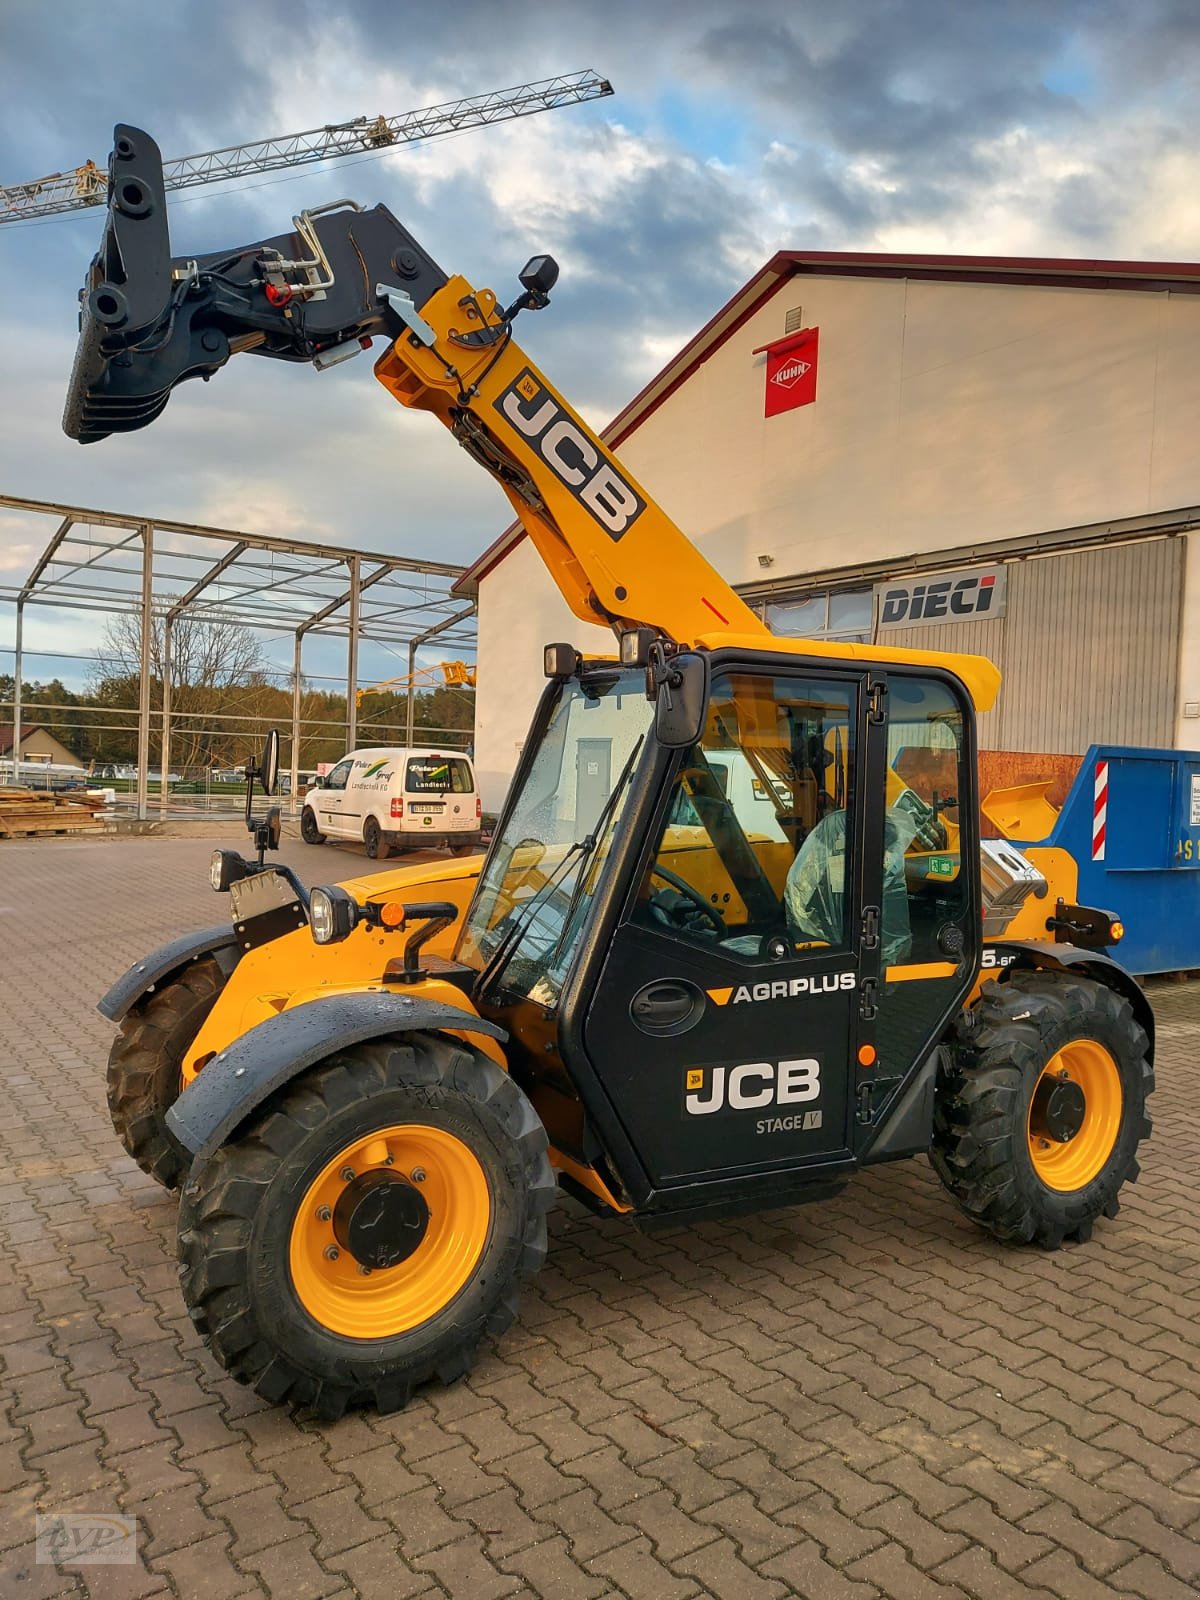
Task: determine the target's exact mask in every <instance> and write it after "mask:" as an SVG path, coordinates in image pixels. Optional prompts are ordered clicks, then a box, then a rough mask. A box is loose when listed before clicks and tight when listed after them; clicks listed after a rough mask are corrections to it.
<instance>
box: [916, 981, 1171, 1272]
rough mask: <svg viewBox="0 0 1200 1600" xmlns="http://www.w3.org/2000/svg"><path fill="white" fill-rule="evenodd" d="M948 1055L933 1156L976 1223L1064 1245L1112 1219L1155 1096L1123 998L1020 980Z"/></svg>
mask: <svg viewBox="0 0 1200 1600" xmlns="http://www.w3.org/2000/svg"><path fill="white" fill-rule="evenodd" d="M950 1051H951V1067H950V1070H949V1071H948V1072H947V1073H946V1074H945V1075H944V1077H943V1079H942V1081H941V1082H940V1083H939V1086H938V1095H937V1100H936V1102H935V1107H934V1137H933V1147H932V1149H931V1152H930V1155H931V1159H932V1161H933V1165H934V1167H935V1169H936V1171H937V1173H938V1175H939V1177H940V1178H941V1180H942V1182H943V1183H944V1184H945V1185H946V1187H947V1188H948V1189H949V1190H950V1192H951V1193H952V1194H953V1195H954V1197H955V1199H956V1200H957V1201H958V1203H959V1204H960V1205H961V1206H962V1208H963V1210H964V1211H965V1212H966V1213H967V1215H968V1216H970V1217H973V1218H974V1219H975V1221H976V1222H979V1223H980V1224H981V1225H982V1226H983V1227H985V1228H986V1229H987V1230H988V1231H989V1232H990V1233H992V1234H994V1235H995V1236H996V1237H997V1238H998V1239H1003V1240H1007V1241H1013V1242H1018V1243H1031V1244H1038V1245H1041V1246H1043V1247H1044V1248H1047V1249H1057V1248H1058V1247H1059V1245H1061V1244H1062V1242H1063V1241H1064V1239H1071V1240H1076V1241H1078V1242H1079V1243H1083V1242H1085V1241H1086V1240H1087V1239H1089V1238H1090V1237H1091V1233H1092V1225H1093V1223H1094V1222H1095V1220H1096V1218H1097V1217H1101V1216H1104V1217H1110V1218H1111V1217H1115V1216H1116V1215H1117V1212H1118V1210H1119V1208H1120V1201H1119V1198H1118V1197H1119V1194H1120V1191H1121V1188H1122V1186H1123V1185H1124V1184H1126V1183H1133V1182H1135V1181H1136V1179H1137V1176H1138V1170H1139V1169H1138V1162H1137V1150H1138V1146H1139V1144H1140V1142H1141V1141H1142V1140H1143V1139H1144V1138H1145V1137H1146V1136H1147V1135H1148V1134H1149V1132H1150V1119H1149V1117H1148V1116H1147V1115H1146V1097H1147V1096H1148V1095H1149V1094H1150V1093H1151V1091H1152V1090H1153V1088H1154V1073H1153V1071H1152V1069H1151V1066H1150V1063H1149V1060H1148V1055H1149V1041H1148V1039H1147V1037H1146V1034H1145V1032H1144V1030H1143V1029H1142V1028H1141V1026H1140V1025H1139V1024H1138V1022H1137V1020H1136V1018H1135V1017H1134V1014H1133V1010H1132V1008H1131V1007H1130V1005H1129V1003H1128V1001H1126V1000H1124V999H1123V998H1122V997H1121V996H1120V995H1118V994H1117V993H1116V992H1115V991H1114V990H1112V989H1109V988H1108V987H1106V986H1105V985H1104V984H1101V983H1096V982H1094V981H1093V980H1092V979H1090V978H1079V977H1074V976H1072V975H1070V974H1067V973H1061V972H1050V971H1018V972H1014V973H1013V974H1012V975H1011V976H1010V977H1009V979H1008V981H1007V982H1004V983H988V984H985V985H984V988H983V993H982V995H981V996H980V999H979V1001H978V1003H977V1004H976V1006H975V1007H974V1008H973V1010H972V1011H971V1012H968V1013H967V1014H966V1015H965V1016H963V1017H962V1018H960V1019H959V1021H958V1023H957V1024H956V1027H955V1032H954V1034H953V1036H952V1039H951V1044H950Z"/></svg>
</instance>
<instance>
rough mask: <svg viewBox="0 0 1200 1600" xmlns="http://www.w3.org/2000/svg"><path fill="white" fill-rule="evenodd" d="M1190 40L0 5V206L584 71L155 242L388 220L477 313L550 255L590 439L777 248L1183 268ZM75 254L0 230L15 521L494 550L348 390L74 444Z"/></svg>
mask: <svg viewBox="0 0 1200 1600" xmlns="http://www.w3.org/2000/svg"><path fill="white" fill-rule="evenodd" d="M1198 19H1200V9H1198V8H1197V6H1196V5H1195V3H1194V0H1138V3H1137V4H1136V5H1133V4H1129V3H1128V0H840V3H839V4H837V5H829V4H828V3H825V0H741V3H740V4H738V5H734V6H731V5H729V4H728V3H727V0H726V3H718V0H688V3H677V0H602V3H596V4H591V3H584V0H574V3H573V0H560V3H559V4H556V5H551V4H543V5H530V4H527V3H526V4H521V5H516V4H513V3H512V0H457V3H455V4H444V5H437V6H434V5H427V4H421V5H418V4H412V3H409V0H322V3H320V4H317V3H314V0H256V3H255V4H253V5H247V4H245V3H243V0H208V3H206V4H205V5H203V6H196V5H190V4H184V3H182V0H119V3H117V4H112V5H107V6H99V5H96V4H94V3H90V0H89V3H88V4H86V5H85V4H82V3H80V0H59V3H58V4H55V5H52V6H51V5H47V4H45V0H3V3H2V4H0V182H4V183H12V182H17V181H20V180H24V179H31V178H34V177H37V176H40V175H42V174H44V173H48V172H52V171H56V170H60V169H65V168H68V167H73V166H75V165H77V164H78V163H79V162H81V161H82V160H83V159H84V158H85V157H88V156H91V157H93V158H94V159H96V160H97V161H99V162H103V161H104V159H105V158H106V155H107V152H108V148H109V144H110V139H111V131H112V125H113V123H114V122H115V121H118V120H120V121H127V122H132V123H135V124H140V125H141V126H143V127H145V128H147V129H148V130H149V131H150V132H151V133H153V134H154V136H155V137H156V138H157V139H158V141H159V143H160V145H161V147H162V149H163V152H164V154H165V155H166V156H168V157H169V156H175V155H184V154H190V153H193V152H198V151H203V150H207V149H212V148H214V147H217V146H221V145H227V144H231V143H237V142H240V141H243V140H250V139H254V138H261V137H265V136H267V135H271V134H283V133H288V132H293V131H296V130H299V129H303V128H309V127H313V126H315V125H320V124H323V123H326V122H340V121H343V120H346V119H348V118H351V117H354V116H357V115H359V114H361V113H369V114H372V115H373V114H375V113H377V112H386V113H389V114H391V113H396V112H400V111H404V110H408V109H413V108H416V107H419V106H424V105H431V104H435V103H437V102H439V101H443V100H446V99H449V98H452V97H454V96H456V95H460V94H475V93H479V92H481V91H484V90H490V89H498V88H501V87H503V86H506V85H509V84H515V83H519V82H521V81H524V80H529V79H534V78H540V77H544V76H548V75H550V74H552V73H557V72H565V71H571V70H575V69H579V68H583V67H591V68H594V69H595V70H597V71H599V72H601V73H603V74H604V75H605V76H607V77H609V78H611V79H612V81H613V84H614V87H615V89H616V94H615V96H614V97H613V98H611V99H607V100H603V101H599V102H596V103H594V104H592V105H588V106H583V107H575V108H571V109H566V110H560V111H556V112H551V113H548V114H545V115H540V116H536V117H530V118H527V119H524V120H522V121H519V122H515V123H509V124H507V125H503V126H500V127H497V128H494V129H489V130H485V131H479V132H471V133H467V134H463V135H460V136H455V137H453V138H451V139H448V140H441V141H434V142H431V143H429V144H427V145H425V146H422V147H407V148H403V149H400V150H396V151H394V152H392V153H389V154H387V155H386V156H384V157H383V158H382V159H371V160H356V159H354V158H352V159H351V160H349V161H342V162H337V163H332V164H330V165H328V166H326V167H319V168H318V167H308V168H301V169H299V171H298V172H296V173H287V174H279V173H276V174H272V175H269V176H268V177H265V178H259V179H256V180H243V181H242V182H241V183H239V184H236V185H229V184H222V185H213V186H211V187H209V188H205V189H200V190H192V191H189V192H187V193H185V194H182V195H180V196H178V197H177V198H175V199H174V200H173V202H172V206H171V226H172V235H173V239H174V247H175V250H176V251H177V252H178V253H183V252H187V251H202V250H211V249H217V248H222V247H224V246H232V245H240V244H244V243H247V242H249V241H251V240H254V239H257V238H260V237H263V236H266V235H268V234H272V233H276V232H280V231H282V230H283V229H285V228H286V227H287V225H288V222H289V219H290V217H291V215H292V213H293V212H294V211H296V210H298V209H300V208H301V207H302V206H308V205H314V204H320V203H322V202H324V201H327V200H330V199H335V198H338V197H340V196H342V195H344V194H349V195H352V196H354V197H355V198H357V199H360V200H362V201H364V202H366V203H373V202H375V201H383V202H385V203H386V204H387V205H388V206H390V207H391V208H392V210H393V211H395V212H396V214H397V215H398V216H399V217H400V218H401V220H403V221H404V222H405V223H406V224H407V225H408V226H409V227H410V228H411V229H412V231H413V232H414V233H416V234H417V236H418V237H420V238H421V239H422V240H423V241H424V242H425V244H426V245H427V247H428V249H429V250H430V252H431V254H432V255H433V256H434V257H435V259H437V260H438V261H439V262H440V264H441V265H442V266H443V267H444V268H446V269H447V270H449V271H460V272H463V273H464V274H465V275H466V276H467V277H468V278H471V279H472V280H473V281H474V282H475V283H477V284H482V285H488V286H491V287H494V288H495V289H496V291H497V292H498V293H499V294H501V295H502V296H507V295H509V294H510V293H511V291H512V290H513V289H514V287H515V276H516V272H517V270H518V269H519V268H520V266H521V264H522V263H523V261H524V260H525V259H526V257H527V256H529V255H531V254H533V253H534V252H535V251H539V250H549V251H551V252H552V253H553V254H554V255H555V256H557V258H558V260H559V262H560V265H561V268H562V278H561V281H560V287H559V290H558V292H557V293H556V296H555V301H554V305H553V307H552V308H551V309H550V310H549V311H548V312H545V313H543V314H541V315H540V316H538V317H537V318H533V317H527V318H526V319H525V320H524V322H523V323H522V325H521V329H520V334H521V338H522V341H523V343H525V344H526V346H527V347H528V348H529V349H530V351H531V353H532V354H533V355H534V357H535V359H537V360H538V361H539V362H540V363H541V364H542V365H543V366H544V367H545V368H546V370H547V371H548V372H549V373H550V374H551V375H552V376H553V377H554V378H555V379H556V381H558V382H559V383H560V385H561V386H562V387H563V389H564V391H565V392H566V394H567V396H568V397H569V398H570V399H571V400H572V401H573V403H574V404H576V406H578V407H579V409H581V410H582V411H583V412H584V414H585V415H586V416H587V417H588V418H589V420H590V421H592V422H593V423H594V424H597V425H602V424H603V423H605V422H606V421H607V420H608V419H609V417H611V416H612V415H613V414H614V413H615V412H616V411H617V410H618V409H620V407H621V406H622V405H623V404H624V402H625V401H626V400H627V399H629V397H630V396H631V395H632V394H633V393H634V392H636V390H637V389H639V388H640V387H641V386H642V384H643V383H645V382H646V380H647V379H648V378H649V377H651V376H652V375H653V373H654V372H655V371H657V370H658V368H659V367H660V366H661V365H662V364H663V363H664V362H665V361H666V360H667V359H668V358H669V357H670V356H671V355H672V354H673V353H674V351H675V350H677V349H678V348H679V346H680V345H681V344H682V343H683V342H684V341H685V340H686V339H687V338H688V337H689V336H690V335H691V334H692V333H693V332H694V331H695V330H696V328H697V327H699V326H700V325H701V324H702V323H703V322H704V321H706V320H707V319H708V317H710V316H711V315H712V313H713V312H714V311H715V310H716V308H717V307H718V306H719V305H720V304H721V303H722V302H723V301H724V300H725V299H726V298H728V296H729V295H730V294H731V293H732V292H733V291H734V290H735V289H736V288H737V287H738V285H739V284H740V283H741V282H743V281H744V280H745V279H746V278H747V277H749V276H750V274H751V273H752V272H754V271H755V269H756V268H757V267H759V266H760V265H761V264H762V263H763V261H764V260H766V259H767V258H768V257H769V256H770V255H771V254H772V253H773V252H774V251H775V250H776V249H778V248H781V247H786V246H791V247H797V248H820V249H867V250H870V249H878V250H898V249H903V250H920V251H958V252H978V253H1006V254H1014V255H1019V254H1035V253H1036V254H1061V255H1088V256H1095V255H1099V256H1114V257H1137V258H1141V259H1154V258H1158V259H1175V260H1179V259H1186V260H1196V259H1200V181H1198V180H1200V156H1198V154H1197V149H1196V141H1195V136H1194V135H1195V129H1194V111H1195V106H1196V103H1197V89H1198V87H1200V84H1198V81H1197V80H1198V79H1200V49H1198V39H1200V20H1198ZM98 235H99V218H98V217H97V216H96V214H94V213H90V214H89V213H87V212H84V213H82V214H75V215H73V216H70V217H68V218H65V219H54V220H51V221H48V222H46V223H42V224H34V223H27V224H18V225H9V226H7V227H4V228H3V229H0V263H2V271H3V279H2V281H3V284H4V288H5V292H4V294H3V296H2V297H0V335H2V337H3V349H4V356H5V359H4V361H3V364H2V366H0V391H2V406H3V417H4V427H3V430H2V432H0V483H2V484H3V488H4V490H5V491H6V492H9V493H13V494H21V495H28V496H38V497H44V498H48V499H55V500H59V501H68V502H73V503H81V504H85V505H94V506H103V507H111V508H114V509H119V510H128V511H131V512H148V513H152V514H157V515H160V516H165V517H173V518H180V519H185V520H192V521H199V522H208V523H217V524H222V525H226V526H233V527H244V528H249V529H252V530H256V531H264V532H267V531H269V532H273V533H282V532H286V533H287V534H289V535H293V536H299V537H304V536H305V535H307V536H309V537H312V538H320V539H322V540H328V541H333V542H339V543H340V542H345V543H346V544H351V545H357V546H362V547H365V548H369V549H379V550H390V551H395V552H398V553H404V554H414V555H415V554H430V555H436V556H437V557H438V558H439V559H450V560H463V561H466V560H469V559H470V558H471V557H472V556H473V555H474V554H476V553H477V552H478V551H479V550H481V549H482V548H483V547H484V546H485V545H486V544H487V543H489V542H490V540H491V539H492V538H494V537H495V535H496V534H497V532H498V531H499V530H500V529H501V527H502V526H503V525H504V523H505V521H506V518H505V506H504V502H503V501H502V500H501V498H500V496H499V493H498V491H496V490H495V489H494V488H493V486H492V485H491V483H490V482H489V480H487V478H486V477H485V476H484V475H483V474H482V473H481V472H479V470H478V469H477V468H475V467H473V466H472V465H471V463H470V462H469V461H468V460H467V459H466V458H465V457H464V456H463V455H462V453H461V452H460V451H459V450H458V449H457V447H456V446H455V445H454V444H453V443H452V442H451V441H450V440H449V438H448V437H446V436H443V435H442V434H441V432H440V430H439V429H437V428H436V427H435V426H434V425H433V424H432V422H430V421H429V419H427V418H424V417H419V416H410V415H409V414H407V413H403V412H401V411H400V409H399V408H397V407H394V406H391V405H390V404H389V403H388V402H387V400H386V397H385V396H384V395H383V393H382V391H381V390H380V389H379V388H378V386H377V385H376V384H375V383H374V382H373V380H372V379H371V375H370V366H369V362H368V361H367V360H362V361H357V362H351V363H349V364H347V365H346V366H344V367H342V368H339V369H338V370H337V371H336V372H333V373H328V374H323V375H317V374H315V373H312V372H310V371H308V370H307V369H304V370H301V369H298V368H295V367H291V366H286V365H283V364H275V363H269V362H259V361H249V360H244V361H235V362H234V363H233V365H232V366H231V367H230V368H228V369H227V370H226V371H225V372H223V373H221V374H219V375H218V377H217V379H216V380H215V381H214V382H213V383H212V384H211V385H208V386H201V385H189V386H187V387H186V388H185V389H183V390H181V391H180V392H179V393H178V394H177V395H176V396H175V397H174V398H173V399H172V401H171V403H170V404H169V406H168V408H167V410H166V412H165V414H164V415H163V417H162V418H161V420H160V421H158V422H157V423H156V424H155V425H154V426H153V427H152V428H150V429H148V430H146V431H144V432H142V433H140V434H136V435H133V436H131V437H128V438H125V439H113V440H109V441H107V442H105V443H102V444H98V445H91V446H87V447H81V446H79V445H76V444H74V443H72V442H71V441H69V440H67V439H66V438H65V437H64V435H63V434H62V432H61V428H60V423H59V418H60V414H61V410H62V401H63V395H64V391H65V387H66V381H67V375H68V373H69V370H70V364H71V355H72V351H73V347H74V340H75V306H76V291H77V289H78V286H79V284H80V282H81V281H82V278H83V274H84V271H85V269H86V266H87V263H88V260H89V259H90V256H91V255H92V253H93V251H94V249H95V247H96V243H97V239H98ZM652 487H653V486H652V485H651V488H652ZM0 541H3V544H0V581H5V580H8V579H10V577H11V575H12V574H14V572H17V573H19V572H21V570H22V569H23V568H24V567H26V566H27V564H28V559H29V555H30V551H29V549H27V548H22V546H23V545H25V544H26V541H27V535H26V533H25V532H24V531H23V530H22V529H21V528H20V527H19V526H18V525H17V524H15V523H14V522H13V521H12V520H11V519H7V520H0ZM0 623H2V619H0ZM7 643H8V640H7V639H6V638H4V637H3V636H2V634H0V651H2V648H3V646H4V645H5V644H7ZM9 659H10V658H6V656H5V655H4V654H3V653H0V670H3V669H4V668H5V667H6V666H7V665H8V660H9Z"/></svg>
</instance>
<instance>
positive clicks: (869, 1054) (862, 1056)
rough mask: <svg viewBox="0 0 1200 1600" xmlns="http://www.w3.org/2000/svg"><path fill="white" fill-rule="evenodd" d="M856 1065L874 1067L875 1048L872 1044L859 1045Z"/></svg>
mask: <svg viewBox="0 0 1200 1600" xmlns="http://www.w3.org/2000/svg"><path fill="white" fill-rule="evenodd" d="M858 1064H859V1066H860V1067H873V1066H874V1065H875V1046H874V1045H873V1044H860V1045H859V1047H858Z"/></svg>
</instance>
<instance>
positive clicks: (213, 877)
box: [208, 850, 248, 894]
mask: <svg viewBox="0 0 1200 1600" xmlns="http://www.w3.org/2000/svg"><path fill="white" fill-rule="evenodd" d="M247 871H248V869H247V866H246V863H245V861H244V860H243V859H242V857H241V856H240V855H238V853H237V851H236V850H214V851H213V853H212V856H211V857H210V859H209V863H208V881H209V883H211V884H212V886H213V888H214V889H215V890H216V891H217V893H218V894H224V893H225V891H226V890H227V889H228V888H229V885H230V884H231V883H240V882H241V880H242V879H243V878H244V877H245V876H246V874H247Z"/></svg>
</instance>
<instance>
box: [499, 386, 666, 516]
mask: <svg viewBox="0 0 1200 1600" xmlns="http://www.w3.org/2000/svg"><path fill="white" fill-rule="evenodd" d="M496 410H497V411H499V412H500V413H501V414H502V415H503V416H504V418H505V419H506V420H507V421H508V422H510V423H511V424H512V426H513V427H514V428H516V429H517V431H518V432H519V433H521V434H523V435H524V436H525V438H526V439H528V440H529V443H530V444H531V445H532V446H533V448H534V449H535V450H536V451H537V452H538V454H539V455H540V456H541V458H542V460H543V461H544V462H545V463H546V465H547V466H548V467H549V468H550V470H551V471H552V472H553V473H554V474H555V476H556V477H558V478H559V479H560V480H561V481H562V482H563V483H564V484H565V485H566V487H567V488H568V489H569V490H570V491H571V493H572V494H573V495H574V496H575V498H576V500H578V501H579V503H580V505H582V506H583V507H584V509H585V510H587V511H590V512H591V514H592V516H593V517H595V519H596V521H597V522H598V523H599V524H600V526H601V527H602V528H603V529H604V531H605V533H607V534H608V536H609V538H610V539H613V540H616V539H620V538H621V537H622V536H623V535H624V534H625V533H627V532H628V530H629V529H630V528H631V527H632V526H633V524H634V523H635V522H636V521H637V519H638V517H640V516H641V514H642V512H643V511H644V510H645V509H646V502H645V501H644V500H643V499H642V497H641V495H639V494H638V492H637V490H636V489H634V488H633V487H632V486H631V485H630V484H628V483H626V482H625V480H624V478H622V477H621V475H620V473H619V472H618V471H617V469H616V467H614V466H613V464H612V462H611V461H610V460H609V459H608V457H607V456H606V455H604V454H603V453H602V452H601V451H599V450H597V448H596V446H595V445H594V444H593V443H592V441H591V440H590V439H589V438H588V437H587V435H586V434H585V433H583V432H582V431H581V429H580V428H579V427H578V426H577V425H576V424H575V423H574V422H573V421H572V420H571V418H570V417H569V416H568V414H567V412H566V410H565V409H564V408H563V407H562V406H561V405H560V404H559V403H558V401H557V400H555V398H554V397H553V395H551V394H550V393H549V392H548V391H547V390H546V389H544V388H543V387H542V385H541V384H540V383H539V382H538V381H537V379H536V378H535V377H534V375H533V373H532V372H530V371H529V369H528V368H526V369H525V371H524V372H522V374H521V376H520V377H519V378H517V379H516V380H515V382H513V383H510V384H509V386H508V388H507V389H505V391H504V393H503V394H502V395H501V396H500V398H499V399H498V400H497V401H496Z"/></svg>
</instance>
